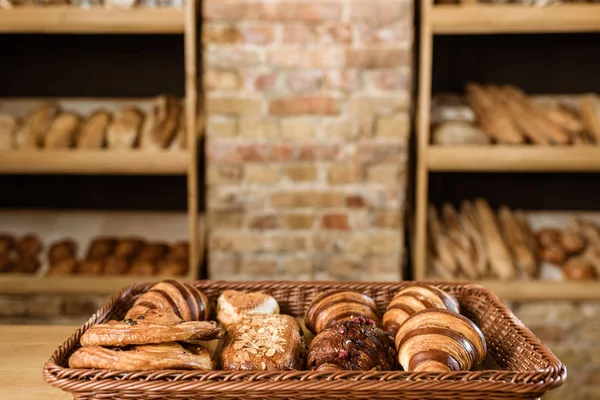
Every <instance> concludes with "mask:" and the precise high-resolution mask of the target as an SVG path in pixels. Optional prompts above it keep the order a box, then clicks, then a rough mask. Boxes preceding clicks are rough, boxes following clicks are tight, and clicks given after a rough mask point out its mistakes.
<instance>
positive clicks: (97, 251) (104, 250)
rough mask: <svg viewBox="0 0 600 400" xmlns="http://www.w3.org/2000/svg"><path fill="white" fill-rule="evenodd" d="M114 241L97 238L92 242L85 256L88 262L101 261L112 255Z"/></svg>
mask: <svg viewBox="0 0 600 400" xmlns="http://www.w3.org/2000/svg"><path fill="white" fill-rule="evenodd" d="M115 245H116V240H115V239H112V238H105V237H101V238H97V239H94V240H92V242H91V243H90V246H89V247H88V251H87V254H86V256H85V258H86V259H88V260H94V259H103V258H106V257H108V256H109V255H111V254H112V252H113V250H114V248H115Z"/></svg>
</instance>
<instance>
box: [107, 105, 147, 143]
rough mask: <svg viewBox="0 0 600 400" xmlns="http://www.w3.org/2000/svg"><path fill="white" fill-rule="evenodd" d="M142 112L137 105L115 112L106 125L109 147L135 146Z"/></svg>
mask: <svg viewBox="0 0 600 400" xmlns="http://www.w3.org/2000/svg"><path fill="white" fill-rule="evenodd" d="M143 119H144V114H142V112H141V111H140V110H139V109H138V108H137V107H126V108H123V109H122V110H119V111H118V112H116V113H115V114H114V116H113V120H112V123H111V124H110V125H109V127H108V131H107V133H106V135H107V142H108V147H109V148H111V149H132V148H134V147H136V146H137V144H138V138H139V133H140V128H141V126H142V121H143Z"/></svg>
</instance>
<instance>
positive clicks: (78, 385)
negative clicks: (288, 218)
mask: <svg viewBox="0 0 600 400" xmlns="http://www.w3.org/2000/svg"><path fill="white" fill-rule="evenodd" d="M408 284H409V282H404V283H372V282H272V281H267V282H224V281H199V282H196V283H194V285H195V286H196V287H198V288H199V289H201V290H203V291H205V293H207V294H208V295H210V296H212V297H213V298H216V297H217V296H218V295H219V294H220V293H221V292H222V291H223V290H226V289H237V290H262V291H265V292H268V293H270V294H271V295H273V296H274V297H275V298H276V299H277V300H278V301H279V304H280V306H281V312H282V313H286V314H290V315H293V316H297V317H299V316H302V315H303V313H304V311H305V309H306V307H307V305H308V303H309V302H310V300H311V299H312V298H313V297H314V296H315V295H316V294H317V293H319V292H322V291H323V290H326V289H330V288H344V289H355V290H359V291H362V292H364V293H366V294H368V295H370V296H372V297H373V298H374V299H375V301H376V302H377V304H378V306H379V307H380V309H381V310H383V309H384V308H385V306H386V305H387V303H388V302H389V301H390V300H391V298H392V296H393V294H394V293H395V292H396V291H398V290H399V289H400V288H402V287H404V286H406V285H408ZM436 285H437V286H438V287H440V288H442V289H445V290H448V291H449V292H451V293H453V294H454V295H455V296H456V297H457V299H458V300H459V302H460V305H461V308H462V311H463V313H464V314H465V315H467V316H468V317H469V318H471V319H472V320H473V321H474V322H475V323H477V324H478V325H479V327H480V328H481V330H482V331H483V333H484V335H485V338H486V340H487V342H488V349H489V353H490V355H491V356H492V357H493V358H494V360H495V362H496V363H497V365H498V366H499V368H501V370H484V371H471V372H469V371H464V372H451V373H409V372H403V371H390V372H357V371H347V372H312V371H289V372H265V371H261V372H229V371H212V372H208V373H207V372H200V371H174V370H170V371H167V370H161V371H145V372H144V371H140V372H119V371H106V370H93V369H70V368H68V367H67V361H68V359H69V356H70V355H71V354H72V353H73V351H75V350H76V349H77V348H78V346H79V338H80V337H81V335H82V334H83V332H85V331H86V329H88V328H89V327H90V325H92V324H94V323H97V322H104V321H107V320H109V319H119V318H122V317H123V316H124V314H125V312H126V310H127V309H128V308H129V307H130V306H131V305H132V303H133V301H134V299H135V298H136V297H137V296H138V295H139V294H140V293H142V292H144V291H146V290H147V289H148V288H149V287H150V286H151V284H137V285H133V286H131V287H129V288H126V289H124V290H122V291H121V292H120V293H119V294H117V295H116V296H115V297H114V298H113V299H112V300H111V301H110V302H109V303H108V304H106V305H105V306H104V307H103V308H102V309H101V310H100V311H98V312H97V313H96V314H95V315H94V316H93V317H92V318H91V319H90V320H89V321H88V322H87V323H86V324H85V325H84V326H83V327H81V328H80V329H78V330H77V331H76V332H75V333H74V334H73V336H71V337H70V338H69V339H68V340H67V341H66V342H65V343H64V344H63V345H62V346H60V347H59V348H58V349H57V350H56V351H55V352H54V354H53V355H52V357H51V358H50V360H49V361H48V362H47V363H46V365H45V366H44V377H45V379H46V381H47V382H48V383H50V384H51V385H53V386H55V387H57V388H60V389H62V390H66V391H69V392H71V393H72V394H73V395H74V397H75V398H76V399H311V400H314V399H418V400H424V399H465V400H466V399H473V400H474V399H483V398H485V399H499V400H500V399H503V400H506V399H537V398H539V397H541V396H542V394H544V392H546V391H547V390H549V389H552V388H555V387H557V386H559V385H561V384H562V382H563V381H564V380H565V378H566V375H567V371H566V368H565V366H564V364H563V363H562V362H560V361H559V360H558V359H557V358H556V356H554V354H552V353H551V352H550V351H549V350H548V348H546V346H544V345H543V344H542V343H541V342H540V340H539V339H537V338H536V337H535V336H533V334H532V333H531V332H530V331H529V330H528V329H527V328H525V327H524V326H523V325H522V324H521V322H520V321H519V320H517V319H516V318H515V317H514V315H513V314H512V313H511V312H510V311H509V310H508V309H507V308H506V307H505V306H504V305H503V304H502V303H501V302H500V300H499V299H498V298H497V297H496V296H495V295H493V294H492V293H490V292H489V291H488V290H486V289H484V288H482V287H480V286H477V285H472V284H450V283H436Z"/></svg>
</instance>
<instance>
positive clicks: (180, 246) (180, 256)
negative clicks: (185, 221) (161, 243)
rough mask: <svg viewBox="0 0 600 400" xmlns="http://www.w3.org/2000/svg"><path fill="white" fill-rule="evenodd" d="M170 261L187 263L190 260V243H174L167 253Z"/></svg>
mask: <svg viewBox="0 0 600 400" xmlns="http://www.w3.org/2000/svg"><path fill="white" fill-rule="evenodd" d="M166 258H167V259H168V260H178V261H185V262H187V261H188V259H189V258H190V245H189V243H188V242H177V243H174V244H173V245H172V246H171V248H170V249H169V252H168V253H167V257H166Z"/></svg>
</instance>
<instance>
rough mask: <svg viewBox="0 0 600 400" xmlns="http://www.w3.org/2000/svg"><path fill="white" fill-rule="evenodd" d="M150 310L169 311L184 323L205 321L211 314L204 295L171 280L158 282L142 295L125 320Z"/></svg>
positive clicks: (186, 285)
mask: <svg viewBox="0 0 600 400" xmlns="http://www.w3.org/2000/svg"><path fill="white" fill-rule="evenodd" d="M152 309H163V310H171V311H172V312H173V313H175V315H177V316H178V317H179V318H181V319H183V320H184V321H205V320H207V319H208V317H209V316H210V312H211V307H210V303H209V300H208V297H207V296H206V295H205V294H204V293H202V292H201V291H200V290H198V289H196V288H195V287H193V286H192V285H190V284H187V283H180V282H177V281H173V280H167V281H163V282H159V283H157V284H156V285H154V286H152V287H151V288H150V290H148V291H147V292H145V293H143V294H142V295H141V296H140V297H138V299H137V300H136V301H135V303H133V307H131V309H130V310H129V311H128V312H127V315H126V316H125V318H135V317H136V316H138V315H141V314H144V313H145V312H146V311H148V310H152Z"/></svg>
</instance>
